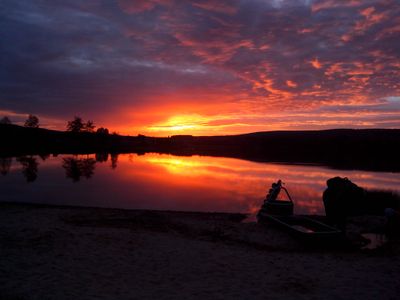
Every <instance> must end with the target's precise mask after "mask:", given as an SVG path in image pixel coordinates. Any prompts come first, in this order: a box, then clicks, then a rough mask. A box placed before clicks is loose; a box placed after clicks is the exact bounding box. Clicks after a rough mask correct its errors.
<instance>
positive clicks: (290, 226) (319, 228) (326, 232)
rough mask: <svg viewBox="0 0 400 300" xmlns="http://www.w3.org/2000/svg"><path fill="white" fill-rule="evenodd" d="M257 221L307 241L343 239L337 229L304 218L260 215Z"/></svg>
mask: <svg viewBox="0 0 400 300" xmlns="http://www.w3.org/2000/svg"><path fill="white" fill-rule="evenodd" d="M257 219H258V222H260V223H266V222H268V223H271V224H275V225H277V226H279V227H280V228H282V229H284V230H286V231H287V232H289V233H291V234H293V235H295V236H297V237H299V238H303V239H306V240H334V239H337V238H340V237H342V232H341V231H340V230H338V229H336V228H335V227H332V226H329V225H327V224H324V223H322V222H319V221H316V220H313V219H310V218H307V217H303V216H277V215H270V214H260V213H259V214H258V215H257Z"/></svg>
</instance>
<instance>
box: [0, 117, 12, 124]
mask: <svg viewBox="0 0 400 300" xmlns="http://www.w3.org/2000/svg"><path fill="white" fill-rule="evenodd" d="M0 124H11V120H10V118H9V117H7V116H5V117H3V118H1V119H0Z"/></svg>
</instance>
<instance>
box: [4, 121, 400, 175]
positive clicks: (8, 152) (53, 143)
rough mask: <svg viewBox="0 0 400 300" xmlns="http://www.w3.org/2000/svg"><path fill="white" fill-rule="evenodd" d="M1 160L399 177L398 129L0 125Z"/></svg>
mask: <svg viewBox="0 0 400 300" xmlns="http://www.w3.org/2000/svg"><path fill="white" fill-rule="evenodd" d="M0 139H1V144H0V156H3V157H7V156H18V155H26V154H59V153H98V152H109V153H127V152H133V153H139V154H144V153H146V152H159V153H170V154H176V155H210V156H224V157H234V158H243V159H248V160H253V161H268V162H288V163H300V164H322V165H327V166H330V167H334V168H343V169H360V170H376V171H391V172H398V171H400V159H399V156H398V153H400V129H332V130H320V131H317V130H316V131H270V132H256V133H249V134H240V135H226V136H190V135H176V136H172V137H168V138H166V137H165V138H156V137H147V136H143V135H139V136H135V137H132V136H122V135H104V134H96V133H88V132H79V133H74V132H62V131H55V130H48V129H42V128H25V127H21V126H17V125H10V124H0Z"/></svg>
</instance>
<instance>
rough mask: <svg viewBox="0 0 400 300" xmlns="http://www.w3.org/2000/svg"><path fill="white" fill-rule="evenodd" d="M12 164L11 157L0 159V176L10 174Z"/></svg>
mask: <svg viewBox="0 0 400 300" xmlns="http://www.w3.org/2000/svg"><path fill="white" fill-rule="evenodd" d="M11 164H12V158H11V157H0V174H1V175H3V176H5V175H7V174H8V172H10V169H11Z"/></svg>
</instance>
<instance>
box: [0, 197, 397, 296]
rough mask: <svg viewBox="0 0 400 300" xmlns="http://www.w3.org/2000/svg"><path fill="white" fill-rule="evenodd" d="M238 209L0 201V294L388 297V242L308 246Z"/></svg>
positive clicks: (392, 287)
mask: <svg viewBox="0 0 400 300" xmlns="http://www.w3.org/2000/svg"><path fill="white" fill-rule="evenodd" d="M242 219H243V216H242V215H239V214H220V213H188V212H160V211H140V210H118V209H101V208H76V207H55V206H53V207H52V206H38V205H26V204H0V299H2V300H3V299H10V300H11V299H14V300H17V299H19V300H24V299H32V300H33V299H398V296H399V295H400V286H399V284H398V283H399V281H400V248H399V245H398V244H397V243H394V244H390V245H388V246H386V247H384V248H381V249H377V250H367V251H365V250H364V251H361V250H359V249H357V248H354V247H349V246H348V245H325V247H313V246H310V245H305V244H304V243H303V242H301V241H298V240H296V239H294V238H293V237H291V236H289V235H287V234H286V233H284V232H281V231H280V230H278V229H276V228H273V227H271V226H269V227H268V226H262V225H259V224H256V223H243V222H241V220H242Z"/></svg>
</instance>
